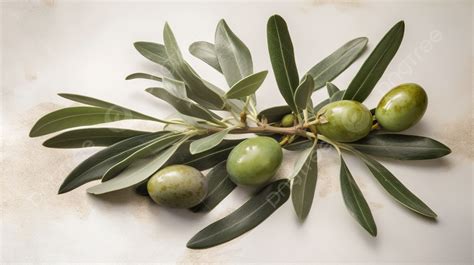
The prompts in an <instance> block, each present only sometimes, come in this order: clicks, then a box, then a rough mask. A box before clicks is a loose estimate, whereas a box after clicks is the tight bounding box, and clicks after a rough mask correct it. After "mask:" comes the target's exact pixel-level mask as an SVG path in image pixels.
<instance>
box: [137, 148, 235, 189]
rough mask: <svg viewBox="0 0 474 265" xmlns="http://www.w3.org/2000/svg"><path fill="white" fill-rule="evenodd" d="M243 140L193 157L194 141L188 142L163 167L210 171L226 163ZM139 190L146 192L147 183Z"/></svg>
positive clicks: (141, 185)
mask: <svg viewBox="0 0 474 265" xmlns="http://www.w3.org/2000/svg"><path fill="white" fill-rule="evenodd" d="M243 140H244V139H237V140H224V141H222V142H221V143H220V144H218V145H217V146H216V147H214V148H212V149H211V150H208V151H205V152H202V153H199V154H195V155H191V153H190V152H189V146H190V144H191V143H192V141H187V142H186V143H184V144H182V145H181V146H180V147H179V148H178V150H177V151H176V153H175V154H174V155H173V156H172V157H171V158H170V159H169V160H168V161H167V162H166V163H165V164H164V165H163V167H165V166H169V165H176V164H184V165H188V166H191V167H194V168H196V169H197V170H207V169H210V168H212V167H214V166H215V165H217V164H219V163H221V162H222V161H225V160H226V159H227V157H228V156H229V153H230V152H231V151H232V149H234V147H235V146H236V145H237V144H239V143H240V142H242V141H243ZM137 189H140V191H141V192H143V191H145V190H146V182H143V183H142V184H140V186H139V187H138V188H137Z"/></svg>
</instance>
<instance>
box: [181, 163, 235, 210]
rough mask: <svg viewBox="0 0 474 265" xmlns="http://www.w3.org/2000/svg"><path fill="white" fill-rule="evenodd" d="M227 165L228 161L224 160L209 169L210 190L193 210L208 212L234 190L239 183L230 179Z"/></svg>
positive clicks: (208, 182)
mask: <svg viewBox="0 0 474 265" xmlns="http://www.w3.org/2000/svg"><path fill="white" fill-rule="evenodd" d="M226 165H227V162H226V161H222V162H220V163H219V164H217V165H216V166H215V167H214V168H213V169H211V171H209V173H208V174H207V175H206V178H207V188H208V190H209V192H208V194H207V196H206V198H205V199H204V200H203V201H202V202H201V203H199V204H198V205H196V206H194V207H193V208H191V209H190V210H191V211H193V212H208V211H210V210H212V209H214V208H215V207H216V206H217V205H218V204H219V203H220V202H221V201H222V200H223V199H224V198H225V197H227V195H229V194H230V193H231V192H232V191H233V190H234V188H235V187H236V186H237V185H235V183H234V182H232V180H230V178H229V173H227V168H226Z"/></svg>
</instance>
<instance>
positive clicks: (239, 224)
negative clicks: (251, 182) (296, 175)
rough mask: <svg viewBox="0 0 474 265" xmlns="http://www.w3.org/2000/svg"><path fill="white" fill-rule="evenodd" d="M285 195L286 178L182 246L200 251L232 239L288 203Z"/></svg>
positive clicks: (286, 188)
mask: <svg viewBox="0 0 474 265" xmlns="http://www.w3.org/2000/svg"><path fill="white" fill-rule="evenodd" d="M289 196H290V187H289V181H288V179H281V180H277V181H275V182H272V183H270V184H268V185H267V186H265V187H264V188H263V189H262V190H260V191H259V192H258V193H257V194H256V195H255V196H254V197H252V198H250V199H249V200H248V201H247V202H246V203H245V204H244V205H242V206H241V207H240V208H239V209H237V210H235V211H234V212H232V213H231V214H230V215H228V216H226V217H224V218H222V219H221V220H219V221H216V222H214V223H212V224H210V225H209V226H207V227H206V228H204V229H202V230H201V231H199V232H198V233H197V234H196V235H195V236H194V237H192V238H191V239H190V240H189V242H188V243H187V245H186V246H187V247H188V248H191V249H202V248H209V247H213V246H216V245H219V244H222V243H224V242H227V241H229V240H232V239H234V238H236V237H238V236H240V235H242V234H243V233H245V232H247V231H249V230H251V229H252V228H254V227H256V226H257V225H259V224H260V223H261V222H263V221H264V220H265V219H267V218H268V217H269V216H270V215H271V214H272V213H273V212H275V211H276V210H277V209H278V208H279V207H280V206H281V205H283V204H284V203H285V202H286V201H287V200H288V198H289Z"/></svg>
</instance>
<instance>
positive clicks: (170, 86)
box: [163, 77, 188, 99]
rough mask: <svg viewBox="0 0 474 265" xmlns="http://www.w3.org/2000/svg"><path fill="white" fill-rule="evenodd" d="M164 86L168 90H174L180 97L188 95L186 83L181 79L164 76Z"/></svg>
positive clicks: (183, 97)
mask: <svg viewBox="0 0 474 265" xmlns="http://www.w3.org/2000/svg"><path fill="white" fill-rule="evenodd" d="M163 88H164V89H166V90H168V91H169V92H172V93H173V94H174V95H175V96H177V97H179V98H182V99H185V98H187V97H188V96H187V94H186V84H185V83H183V82H181V81H179V80H175V79H172V78H168V77H164V78H163Z"/></svg>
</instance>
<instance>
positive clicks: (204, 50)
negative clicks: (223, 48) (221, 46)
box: [189, 41, 222, 73]
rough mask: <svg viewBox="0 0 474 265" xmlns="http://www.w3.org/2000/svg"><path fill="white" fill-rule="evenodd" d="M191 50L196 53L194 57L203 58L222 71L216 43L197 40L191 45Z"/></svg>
mask: <svg viewBox="0 0 474 265" xmlns="http://www.w3.org/2000/svg"><path fill="white" fill-rule="evenodd" d="M189 52H190V53H191V54H192V55H194V57H196V58H198V59H201V61H203V62H205V63H207V64H208V65H210V66H211V67H212V68H214V69H216V70H217V71H218V72H220V73H222V69H221V66H220V65H219V60H218V59H217V55H216V48H215V45H214V44H212V43H210V42H207V41H196V42H194V43H192V44H191V46H189Z"/></svg>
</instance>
